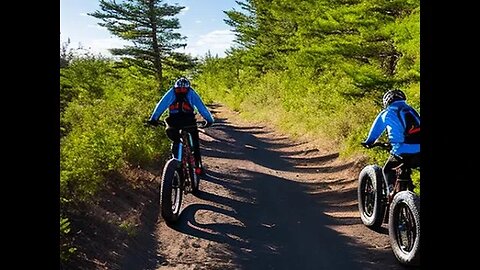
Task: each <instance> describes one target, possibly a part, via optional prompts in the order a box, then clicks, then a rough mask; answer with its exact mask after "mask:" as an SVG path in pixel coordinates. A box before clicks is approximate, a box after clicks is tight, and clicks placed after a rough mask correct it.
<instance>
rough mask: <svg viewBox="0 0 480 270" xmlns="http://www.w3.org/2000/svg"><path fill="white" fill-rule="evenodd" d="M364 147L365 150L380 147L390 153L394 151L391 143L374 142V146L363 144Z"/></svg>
mask: <svg viewBox="0 0 480 270" xmlns="http://www.w3.org/2000/svg"><path fill="white" fill-rule="evenodd" d="M362 145H363V147H365V148H373V147H380V148H383V149H385V150H387V151H390V150H391V149H392V145H391V144H390V143H389V142H374V143H372V144H369V145H367V144H365V143H362Z"/></svg>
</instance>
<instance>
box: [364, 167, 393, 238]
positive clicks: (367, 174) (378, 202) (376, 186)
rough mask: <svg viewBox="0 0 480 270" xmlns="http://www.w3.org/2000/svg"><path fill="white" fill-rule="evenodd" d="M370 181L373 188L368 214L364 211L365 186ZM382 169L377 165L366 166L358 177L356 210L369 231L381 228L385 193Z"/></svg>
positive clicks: (384, 207)
mask: <svg viewBox="0 0 480 270" xmlns="http://www.w3.org/2000/svg"><path fill="white" fill-rule="evenodd" d="M368 181H370V183H371V185H372V188H373V194H374V198H373V209H372V211H371V212H372V213H371V214H368V213H367V212H366V209H365V194H364V193H365V185H366V184H367V182H368ZM383 186H384V184H383V174H382V169H381V168H380V167H379V166H378V165H367V166H366V167H364V168H363V169H362V171H361V172H360V174H359V176H358V187H357V196H358V210H359V212H360V218H361V219H362V222H363V224H365V226H367V227H369V228H371V229H374V230H376V229H379V228H380V227H381V226H382V223H383V219H384V215H385V209H386V204H385V196H386V195H385V192H384V190H383Z"/></svg>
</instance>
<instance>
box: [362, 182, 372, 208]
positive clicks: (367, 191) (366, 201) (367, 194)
mask: <svg viewBox="0 0 480 270" xmlns="http://www.w3.org/2000/svg"><path fill="white" fill-rule="evenodd" d="M362 190H363V212H364V213H365V215H367V216H368V217H371V216H372V215H373V209H374V206H375V189H374V187H373V183H372V179H370V177H367V179H366V181H365V182H364V186H363V188H362Z"/></svg>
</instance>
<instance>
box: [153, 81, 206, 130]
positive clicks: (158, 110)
mask: <svg viewBox="0 0 480 270" xmlns="http://www.w3.org/2000/svg"><path fill="white" fill-rule="evenodd" d="M186 98H187V101H188V103H189V104H190V105H192V106H193V107H194V108H196V109H197V110H198V112H199V113H200V115H201V116H202V117H203V118H204V119H205V120H206V121H208V122H210V123H213V122H214V121H215V120H214V119H213V116H212V114H211V113H210V111H209V110H208V109H207V107H206V106H205V104H204V103H203V101H202V99H201V98H200V96H199V95H198V94H197V92H195V90H194V89H193V88H190V89H189V91H188V92H187V95H186ZM174 101H175V91H174V89H173V87H172V88H170V89H168V91H167V92H166V93H165V95H163V97H162V98H161V99H160V101H158V103H157V106H155V109H154V110H153V113H152V115H151V116H150V120H155V121H157V120H158V118H160V116H161V115H162V114H163V112H165V110H166V109H167V108H168V106H170V104H172V103H173V102H174Z"/></svg>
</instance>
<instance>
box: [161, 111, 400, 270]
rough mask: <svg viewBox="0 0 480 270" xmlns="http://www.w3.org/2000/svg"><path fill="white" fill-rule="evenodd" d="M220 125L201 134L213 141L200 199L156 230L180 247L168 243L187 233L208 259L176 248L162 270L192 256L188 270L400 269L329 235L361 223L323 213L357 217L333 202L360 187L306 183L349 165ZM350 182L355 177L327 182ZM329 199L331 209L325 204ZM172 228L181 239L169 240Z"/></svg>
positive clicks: (206, 148) (206, 146) (260, 133)
mask: <svg viewBox="0 0 480 270" xmlns="http://www.w3.org/2000/svg"><path fill="white" fill-rule="evenodd" d="M216 123H217V124H216V125H215V126H214V128H210V129H207V130H206V131H205V134H203V137H205V136H208V137H209V140H202V142H201V145H202V156H203V159H204V164H205V167H206V168H207V176H206V177H204V178H203V179H202V181H201V184H200V190H201V191H200V193H199V194H198V196H197V198H194V199H192V200H191V201H190V202H187V203H186V205H184V209H183V210H182V213H181V216H180V220H179V222H178V224H176V225H174V226H171V227H167V226H165V225H164V227H161V228H159V231H160V230H161V231H163V235H162V234H160V237H163V238H159V242H164V246H165V245H166V244H168V245H172V244H177V245H179V244H178V243H174V242H167V239H165V237H175V238H179V237H183V236H185V235H186V236H189V238H188V239H184V240H183V244H184V245H190V244H191V243H189V242H192V240H191V239H192V238H193V239H197V240H198V241H201V242H204V243H205V242H206V243H208V244H207V245H206V247H208V248H205V249H206V250H204V251H203V253H206V255H201V256H200V255H199V257H198V258H197V259H195V257H196V255H195V252H196V250H197V249H194V248H182V247H179V248H178V253H179V255H178V256H177V255H175V254H168V252H164V253H163V254H162V256H164V257H165V261H163V262H162V265H165V266H168V264H169V262H168V261H169V260H172V261H173V260H175V259H177V258H178V259H177V261H176V264H178V263H180V264H181V263H182V262H181V261H179V260H181V258H182V256H184V255H183V254H185V253H189V255H188V258H190V259H192V258H193V259H192V262H191V264H195V263H196V264H197V266H196V267H192V268H188V269H226V268H228V269H384V268H385V265H389V267H390V268H389V269H401V268H400V267H399V266H398V264H397V263H396V261H395V258H394V257H393V254H391V251H390V250H385V249H381V250H378V251H375V253H372V251H371V250H369V249H367V248H366V246H365V245H364V244H361V243H359V242H358V241H356V240H355V238H353V237H351V236H348V235H347V236H345V235H342V234H341V233H339V232H338V231H336V230H334V229H332V227H333V226H338V225H345V226H349V225H352V224H357V225H359V224H360V223H361V221H360V219H359V218H358V217H348V216H347V217H342V218H332V216H330V215H327V214H325V212H327V211H330V212H331V211H332V209H333V211H335V210H336V209H335V207H337V208H338V209H337V210H339V211H340V210H341V211H347V212H356V211H357V205H356V204H352V203H350V204H347V205H346V206H345V205H343V206H341V205H338V206H335V205H333V206H332V203H331V202H332V201H338V202H345V201H346V199H347V200H354V199H356V190H355V189H353V188H351V189H348V190H344V191H341V192H337V193H335V192H333V191H332V192H329V191H328V190H329V189H328V188H327V185H326V184H325V183H322V182H319V181H309V180H308V177H306V176H307V175H308V176H309V177H310V180H311V179H314V178H317V179H318V178H319V176H316V174H317V173H318V175H320V173H321V172H328V173H332V174H335V173H337V172H341V171H343V170H345V169H346V168H349V167H351V166H352V164H351V163H346V164H345V163H343V164H338V163H334V162H332V161H334V160H335V159H336V158H337V157H338V153H328V154H325V155H320V154H319V153H316V154H317V155H316V156H314V157H312V156H308V155H305V154H306V153H307V152H308V151H305V149H303V148H302V147H301V144H300V143H292V142H291V141H288V138H285V137H278V136H273V137H272V136H268V135H269V134H268V133H269V132H270V131H268V130H266V129H264V128H262V127H255V126H253V125H252V126H240V125H234V124H232V123H231V122H230V121H229V119H227V118H222V117H221V115H220V117H219V116H218V115H216ZM312 164H313V166H306V165H312ZM302 177H304V179H303V180H302V179H301V178H302ZM305 177H306V178H307V180H305ZM345 181H350V182H351V181H353V179H343V178H339V179H330V182H329V183H332V184H334V183H340V184H341V182H345ZM187 197H193V196H192V195H188V196H187ZM327 198H328V199H329V200H330V203H326V202H325V201H324V200H326V199H327ZM340 208H341V209H340ZM206 213H209V214H206ZM212 217H216V218H212ZM168 229H170V230H171V229H173V231H174V232H175V233H176V234H170V235H166V234H168V233H166V232H164V231H165V230H168ZM182 235H183V236H182ZM382 237H384V238H385V237H386V236H385V232H384V233H383V236H382ZM185 243H187V244H185ZM193 245H194V246H195V245H197V247H199V246H200V245H199V244H193ZM204 246H205V245H204ZM160 252H161V251H160ZM192 253H193V254H192ZM169 256H170V258H169ZM174 257H175V258H174ZM202 262H203V263H202ZM185 263H186V262H185ZM171 266H172V267H174V266H175V264H172V265H171ZM174 268H175V267H174ZM160 269H162V268H160ZM179 269H180V268H179ZM181 269H183V268H181ZM185 269H187V268H185Z"/></svg>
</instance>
